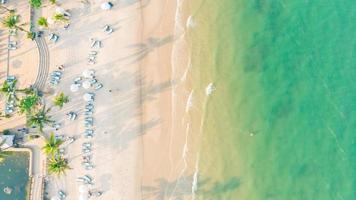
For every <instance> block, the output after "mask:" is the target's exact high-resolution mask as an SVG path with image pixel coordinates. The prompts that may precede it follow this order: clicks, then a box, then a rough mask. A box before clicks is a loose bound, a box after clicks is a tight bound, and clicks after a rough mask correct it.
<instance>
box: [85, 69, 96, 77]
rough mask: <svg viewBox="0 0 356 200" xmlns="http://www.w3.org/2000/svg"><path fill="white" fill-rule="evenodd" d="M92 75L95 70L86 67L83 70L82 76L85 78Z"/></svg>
mask: <svg viewBox="0 0 356 200" xmlns="http://www.w3.org/2000/svg"><path fill="white" fill-rule="evenodd" d="M94 75H95V71H94V70H92V69H86V70H84V71H83V76H84V77H85V78H91V77H92V76H94Z"/></svg>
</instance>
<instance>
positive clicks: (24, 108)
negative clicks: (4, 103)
mask: <svg viewBox="0 0 356 200" xmlns="http://www.w3.org/2000/svg"><path fill="white" fill-rule="evenodd" d="M39 100H40V97H39V96H38V94H37V93H33V94H29V95H27V96H25V97H24V98H23V99H21V100H20V103H19V105H18V106H19V112H20V113H21V114H23V113H26V114H30V113H31V112H32V111H33V110H34V109H35V107H36V105H38V103H39Z"/></svg>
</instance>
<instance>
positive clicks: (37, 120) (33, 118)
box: [27, 106, 54, 132]
mask: <svg viewBox="0 0 356 200" xmlns="http://www.w3.org/2000/svg"><path fill="white" fill-rule="evenodd" d="M49 111H50V109H47V110H46V108H45V106H43V108H42V109H40V110H39V111H37V112H36V113H33V114H32V113H31V114H29V115H28V116H27V126H30V127H32V126H34V127H38V129H39V131H40V132H43V127H44V126H45V125H46V124H51V123H53V122H54V121H53V120H51V116H49V115H47V114H48V112H49Z"/></svg>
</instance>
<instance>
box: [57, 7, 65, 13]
mask: <svg viewBox="0 0 356 200" xmlns="http://www.w3.org/2000/svg"><path fill="white" fill-rule="evenodd" d="M65 12H66V11H65V10H64V9H63V8H62V7H58V6H57V7H56V13H58V14H64V13H65Z"/></svg>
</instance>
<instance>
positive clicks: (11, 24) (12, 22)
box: [0, 13, 30, 33]
mask: <svg viewBox="0 0 356 200" xmlns="http://www.w3.org/2000/svg"><path fill="white" fill-rule="evenodd" d="M0 20H1V23H2V25H3V26H4V27H6V28H8V29H18V30H20V31H23V32H26V33H30V32H29V31H27V30H25V29H24V28H22V27H21V26H22V25H24V24H20V25H19V24H18V23H20V15H16V14H15V13H10V14H9V15H7V16H6V17H5V18H4V19H3V18H1V19H0Z"/></svg>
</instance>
